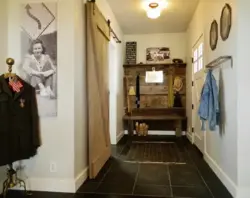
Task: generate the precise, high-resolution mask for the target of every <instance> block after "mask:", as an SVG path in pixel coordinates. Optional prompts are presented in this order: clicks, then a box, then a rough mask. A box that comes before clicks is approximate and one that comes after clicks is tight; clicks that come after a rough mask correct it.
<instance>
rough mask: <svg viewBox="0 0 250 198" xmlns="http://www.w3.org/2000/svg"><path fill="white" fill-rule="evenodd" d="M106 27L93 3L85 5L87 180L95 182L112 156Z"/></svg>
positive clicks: (108, 34) (107, 27)
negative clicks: (90, 179)
mask: <svg viewBox="0 0 250 198" xmlns="http://www.w3.org/2000/svg"><path fill="white" fill-rule="evenodd" d="M109 38H110V29H109V26H108V24H107V22H106V20H105V18H104V17H103V15H102V14H101V12H100V11H99V10H98V8H97V6H96V4H95V3H90V2H89V3H87V79H88V133H89V171H90V172H89V177H90V178H95V177H96V176H97V174H98V173H99V171H100V170H101V168H102V167H103V165H104V164H105V162H106V161H107V160H108V159H109V157H110V155H111V144H110V135H109V87H108V86H109V83H108V81H109V80H108V77H109V76H108V43H109Z"/></svg>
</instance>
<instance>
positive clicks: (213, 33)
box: [210, 20, 218, 50]
mask: <svg viewBox="0 0 250 198" xmlns="http://www.w3.org/2000/svg"><path fill="white" fill-rule="evenodd" d="M217 42H218V23H217V21H216V20H213V22H212V23H211V27H210V48H211V49H212V50H215V49H216V46H217Z"/></svg>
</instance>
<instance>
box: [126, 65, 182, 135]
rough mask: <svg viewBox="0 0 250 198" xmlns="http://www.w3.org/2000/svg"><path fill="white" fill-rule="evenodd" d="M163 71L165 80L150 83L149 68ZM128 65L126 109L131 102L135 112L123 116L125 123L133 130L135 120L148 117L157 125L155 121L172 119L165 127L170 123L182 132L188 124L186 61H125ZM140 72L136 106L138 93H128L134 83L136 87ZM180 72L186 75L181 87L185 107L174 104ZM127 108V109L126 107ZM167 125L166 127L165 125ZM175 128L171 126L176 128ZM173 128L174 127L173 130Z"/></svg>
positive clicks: (145, 119) (131, 131)
mask: <svg viewBox="0 0 250 198" xmlns="http://www.w3.org/2000/svg"><path fill="white" fill-rule="evenodd" d="M153 67H154V68H155V71H163V74H164V82H163V83H146V82H145V72H146V71H152V68H153ZM123 68H124V101H125V106H124V109H126V110H128V104H130V107H131V108H130V109H131V112H130V113H129V114H126V113H125V115H124V116H123V120H124V121H125V125H127V127H128V128H127V129H128V130H129V132H130V134H132V133H133V129H134V122H136V121H139V122H140V121H146V122H147V123H150V126H149V128H150V129H151V130H154V129H153V128H151V126H156V124H155V123H154V122H163V123H168V124H164V126H163V130H169V129H167V128H168V126H170V125H171V127H172V128H173V127H174V128H175V130H176V134H178V136H179V135H180V131H181V129H183V126H184V125H186V124H185V123H186V110H185V106H186V64H185V63H183V64H137V65H123ZM138 74H139V75H140V108H139V109H137V108H136V103H135V99H136V97H135V96H134V95H128V93H129V89H130V87H134V90H136V77H137V75H138ZM176 76H179V77H181V78H182V79H183V88H182V90H181V91H180V95H181V98H182V105H183V107H182V108H173V102H174V90H173V83H174V79H175V77H176ZM126 112H127V111H126ZM164 127H166V129H164ZM172 128H171V129H172ZM171 129H170V130H171Z"/></svg>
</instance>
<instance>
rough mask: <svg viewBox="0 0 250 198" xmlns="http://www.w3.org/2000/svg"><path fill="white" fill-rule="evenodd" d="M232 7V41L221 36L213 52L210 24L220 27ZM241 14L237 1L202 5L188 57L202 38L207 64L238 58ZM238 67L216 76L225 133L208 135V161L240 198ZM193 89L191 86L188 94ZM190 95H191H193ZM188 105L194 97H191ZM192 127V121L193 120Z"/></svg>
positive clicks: (195, 19)
mask: <svg viewBox="0 0 250 198" xmlns="http://www.w3.org/2000/svg"><path fill="white" fill-rule="evenodd" d="M225 3H230V5H231V6H232V10H233V21H232V24H233V25H232V29H231V33H230V37H229V38H228V40H226V41H225V42H223V41H222V40H221V38H220V36H219V39H218V44H217V48H216V50H215V51H212V50H211V49H210V46H209V31H210V24H211V22H212V20H213V19H216V20H217V22H218V24H219V20H220V13H221V10H222V8H223V6H224V5H225ZM236 16H237V10H236V4H235V0H227V1H226V0H220V1H201V2H200V4H199V5H198V7H197V10H196V13H195V14H194V16H193V19H192V21H191V23H190V26H189V29H188V31H187V32H188V54H189V57H192V46H193V45H194V44H195V42H196V41H197V39H198V38H199V37H200V35H202V34H203V38H204V64H205V65H206V64H207V63H209V62H210V61H212V60H213V59H215V58H217V57H219V56H222V55H233V58H234V60H235V59H236V58H237V49H236V47H237V45H236V44H237V21H236ZM189 60H190V59H189ZM237 67H238V64H237V63H234V66H233V68H231V67H230V62H227V63H225V64H223V66H222V67H221V68H222V69H221V70H219V69H216V70H214V72H213V73H214V75H215V77H216V79H217V80H218V82H219V84H220V85H219V86H220V94H221V98H220V102H221V106H220V108H221V119H222V129H221V130H220V129H218V128H217V130H216V131H214V132H210V131H207V132H206V133H205V160H206V161H207V162H208V164H209V165H210V166H211V167H212V169H213V170H214V171H215V172H216V174H217V175H218V176H219V178H220V179H221V180H222V182H223V183H224V184H225V185H226V187H227V188H228V190H229V191H230V192H231V193H232V195H234V196H235V195H236V191H237V184H238V174H237V168H239V167H238V165H237V157H238V156H237V146H238V143H237V138H238V136H237V87H236V84H237V78H236V72H237V69H236V68H237ZM191 74H192V65H191V62H190V61H189V64H188V72H187V79H188V81H191V79H192V78H191ZM190 89H191V87H190V86H189V88H188V90H190ZM189 93H190V92H189ZM187 98H188V101H187V102H188V103H189V104H191V103H190V101H192V100H191V94H190V95H189V96H188V97H187ZM190 116H191V109H188V117H190ZM188 123H189V126H190V125H191V123H192V122H191V121H190V120H189V122H188Z"/></svg>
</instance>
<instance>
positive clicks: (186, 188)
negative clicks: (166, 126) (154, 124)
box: [8, 137, 232, 198]
mask: <svg viewBox="0 0 250 198" xmlns="http://www.w3.org/2000/svg"><path fill="white" fill-rule="evenodd" d="M147 138H149V139H150V140H152V139H153V140H154V141H157V140H163V139H165V140H166V141H170V140H171V141H172V140H174V141H176V140H175V139H174V138H169V137H168V138H166V137H147ZM140 139H141V138H139V139H138V137H136V140H140ZM143 140H145V139H143ZM146 140H148V139H146ZM130 143H131V139H128V138H127V137H124V138H123V139H122V140H121V141H120V142H119V144H118V145H117V146H113V147H112V155H113V157H112V158H110V159H109V160H108V162H107V163H106V164H105V166H104V168H103V169H102V170H101V172H100V173H99V175H98V177H97V178H96V179H94V180H88V181H86V182H85V183H84V184H83V185H82V186H81V187H80V189H79V190H78V192H77V193H76V194H62V193H46V192H33V195H32V196H31V197H32V198H143V197H145V196H146V197H152V198H157V197H165V198H170V197H174V198H232V196H231V195H230V193H229V192H228V191H227V189H226V188H225V187H224V186H223V184H222V183H221V182H220V180H219V179H218V178H217V177H216V175H215V174H214V173H213V171H212V170H211V169H210V168H209V166H208V165H207V164H206V162H205V161H204V160H203V159H202V155H201V154H200V153H199V151H198V150H197V149H196V148H195V147H194V146H193V145H191V144H190V143H189V142H188V140H186V139H185V138H181V139H179V140H178V141H176V143H177V144H178V146H180V147H182V148H183V149H182V150H183V152H185V154H186V155H187V156H188V158H189V160H187V163H186V164H168V165H167V164H139V163H127V162H124V161H123V160H122V157H121V153H122V151H124V150H125V149H129V148H128V146H129V144H130ZM13 197H15V198H16V197H17V198H21V197H22V196H21V194H20V193H18V192H11V193H9V194H8V198H13Z"/></svg>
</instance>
